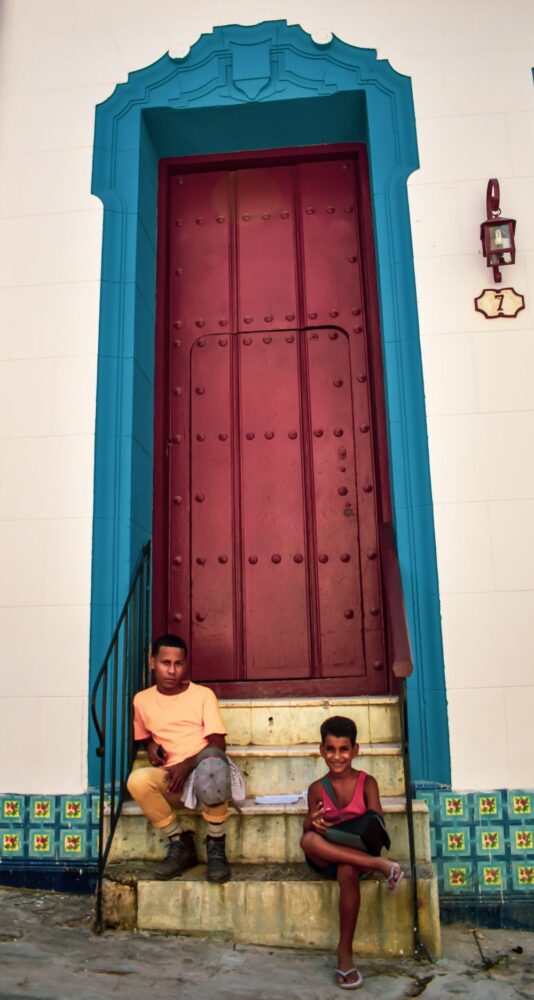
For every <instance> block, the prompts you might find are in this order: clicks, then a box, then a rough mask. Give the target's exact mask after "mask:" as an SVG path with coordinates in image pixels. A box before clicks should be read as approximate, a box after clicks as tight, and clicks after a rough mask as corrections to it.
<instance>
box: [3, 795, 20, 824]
mask: <svg viewBox="0 0 534 1000" xmlns="http://www.w3.org/2000/svg"><path fill="white" fill-rule="evenodd" d="M0 803H1V806H0V810H1V811H0V821H1V822H2V823H9V824H11V823H24V820H25V814H26V796H25V795H0Z"/></svg>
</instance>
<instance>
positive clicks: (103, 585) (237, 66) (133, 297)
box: [89, 21, 450, 783]
mask: <svg viewBox="0 0 534 1000" xmlns="http://www.w3.org/2000/svg"><path fill="white" fill-rule="evenodd" d="M350 141H353V142H354V141H364V142H366V143H367V147H368V154H369V163H370V173H371V189H372V199H373V213H374V225H375V237H376V251H377V261H378V283H379V295H380V307H381V325H382V337H383V349H384V365H385V379H386V400H387V411H388V428H389V441H390V458H391V477H392V492H393V507H394V519H395V528H396V533H397V543H398V549H399V557H400V563H401V571H402V576H403V582H404V590H405V595H406V602H407V611H408V619H409V627H410V633H411V641H412V647H413V654H414V660H415V671H414V676H413V677H412V679H411V681H410V685H409V710H410V724H411V746H412V768H413V773H414V777H416V778H420V779H423V778H426V779H431V780H439V781H443V782H447V783H448V782H449V780H450V770H449V744H448V729H447V712H446V697H445V686H444V670H443V653H442V644H441V626H440V614H439V594H438V581H437V571H436V555H435V541H434V523H433V511H432V496H431V487H430V474H429V463H428V451H427V437H426V416H425V406H424V395H423V379H422V371H421V355H420V345H419V332H418V321H417V309H416V298H415V283H414V274H413V259H412V245H411V233H410V220H409V211H408V200H407V191H406V182H407V179H408V177H409V175H410V174H411V173H412V171H413V170H415V169H416V168H417V167H418V158H417V144H416V135H415V119H414V110H413V103H412V93H411V84H410V80H409V79H408V78H407V77H405V76H402V75H400V74H398V73H396V72H395V70H393V69H392V67H391V66H390V65H389V63H388V62H387V61H386V60H379V59H377V56H376V52H375V51H374V50H371V49H357V48H353V47H351V46H350V45H347V44H345V43H344V42H342V41H340V40H339V39H338V38H335V37H334V38H332V40H331V41H330V42H328V43H326V44H318V43H316V42H314V41H313V40H312V38H311V37H310V36H309V35H308V34H306V33H305V32H304V31H303V30H302V29H301V28H300V27H296V26H293V27H289V26H288V25H287V23H286V22H285V21H273V22H266V23H263V24H260V25H256V26H253V27H240V26H229V27H222V28H216V29H214V31H213V33H212V34H210V35H203V36H202V37H201V38H200V39H199V41H198V42H197V43H196V44H195V45H194V46H193V48H192V49H191V51H190V52H189V54H188V55H187V56H185V57H184V58H181V59H172V58H171V57H170V56H169V55H165V56H163V57H162V58H161V59H159V60H158V61H157V62H156V63H154V64H153V65H152V66H148V67H146V68H145V69H142V70H139V71H137V72H135V73H131V74H130V75H129V77H128V81H127V82H126V83H124V84H120V85H119V86H117V88H116V89H115V91H114V93H113V94H112V95H111V97H110V98H109V99H108V100H107V101H105V102H104V103H103V104H101V105H99V106H98V107H97V111H96V127H95V146H94V160H93V193H94V194H96V195H98V196H99V197H100V198H101V200H102V202H103V204H104V236H103V250H102V283H101V311H100V340H99V358H98V391H97V417H96V451H95V485H94V530H93V567H92V616H91V670H92V676H94V674H95V672H96V670H97V669H98V667H99V665H100V661H101V658H102V656H103V653H104V651H105V648H106V646H107V643H108V641H109V638H110V636H111V633H112V629H113V627H114V624H115V620H116V617H117V614H118V611H119V609H120V606H121V603H122V601H123V599H124V596H125V594H126V592H127V589H128V582H129V578H130V574H131V570H132V567H133V565H134V564H135V561H136V559H137V556H138V553H139V550H140V547H141V545H142V543H143V542H144V541H145V540H146V539H147V538H148V537H149V536H150V532H151V509H152V420H153V416H152V415H153V365H154V310H155V263H156V183H157V164H158V161H159V159H161V158H162V157H165V156H187V155H195V154H196V155H198V154H203V153H218V152H229V151H238V150H246V149H260V148H276V147H286V146H299V145H316V144H318V143H323V142H326V143H330V142H350ZM90 743H91V741H90ZM91 750H92V748H91V745H90V758H89V764H90V778H93V777H94V772H93V771H92V766H93V757H94V755H93V753H92V752H91Z"/></svg>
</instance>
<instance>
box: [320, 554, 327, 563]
mask: <svg viewBox="0 0 534 1000" xmlns="http://www.w3.org/2000/svg"><path fill="white" fill-rule="evenodd" d="M318 558H319V562H320V563H327V562H328V556H327V554H326V552H321V553H320V555H319V557H318Z"/></svg>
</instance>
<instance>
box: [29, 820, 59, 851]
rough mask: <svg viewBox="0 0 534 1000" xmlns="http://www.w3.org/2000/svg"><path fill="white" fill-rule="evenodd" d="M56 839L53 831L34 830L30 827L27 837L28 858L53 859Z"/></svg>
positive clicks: (45, 829)
mask: <svg viewBox="0 0 534 1000" xmlns="http://www.w3.org/2000/svg"><path fill="white" fill-rule="evenodd" d="M55 848H56V838H55V834H54V831H53V830H51V829H50V828H48V829H47V828H46V827H43V828H42V829H36V828H35V827H30V832H29V835H28V857H30V858H53V857H55Z"/></svg>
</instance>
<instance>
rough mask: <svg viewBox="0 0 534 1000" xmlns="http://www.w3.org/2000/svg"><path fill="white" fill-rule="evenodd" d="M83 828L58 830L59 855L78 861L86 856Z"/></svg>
mask: <svg viewBox="0 0 534 1000" xmlns="http://www.w3.org/2000/svg"><path fill="white" fill-rule="evenodd" d="M87 854H88V852H87V842H86V836H85V830H60V833H59V857H60V858H65V859H67V858H69V859H70V860H72V861H80V860H81V859H82V858H86V857H87Z"/></svg>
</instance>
